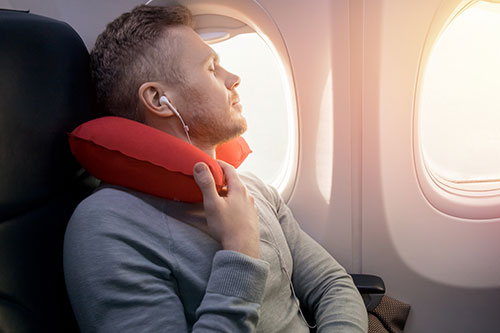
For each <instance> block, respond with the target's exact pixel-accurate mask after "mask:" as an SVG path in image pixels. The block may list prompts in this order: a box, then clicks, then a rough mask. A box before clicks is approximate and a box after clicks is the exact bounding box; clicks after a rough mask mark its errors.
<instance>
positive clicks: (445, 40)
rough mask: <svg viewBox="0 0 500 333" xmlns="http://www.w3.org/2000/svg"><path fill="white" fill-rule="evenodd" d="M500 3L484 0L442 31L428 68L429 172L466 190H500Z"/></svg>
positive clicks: (424, 132) (423, 139)
mask: <svg viewBox="0 0 500 333" xmlns="http://www.w3.org/2000/svg"><path fill="white" fill-rule="evenodd" d="M499 32H500V4H498V3H491V2H486V1H478V2H476V3H474V4H473V5H472V6H470V7H468V8H466V9H465V10H463V11H462V12H461V13H460V14H459V15H457V16H456V17H455V18H454V19H453V20H452V21H451V23H450V24H449V25H448V26H447V27H446V29H445V30H444V31H443V32H442V34H441V36H440V37H439V39H438V40H437V43H436V44H435V45H434V47H433V50H432V51H431V53H430V56H429V58H428V63H427V65H426V67H425V70H424V75H423V81H422V83H421V84H422V85H421V95H420V100H419V110H418V112H419V113H418V115H419V123H418V126H419V128H418V135H419V138H420V144H421V145H420V148H421V151H422V153H423V159H424V161H425V164H426V167H427V169H428V171H430V173H431V175H432V176H433V177H434V178H435V179H437V180H438V181H439V182H440V183H442V184H445V185H447V186H449V187H452V188H455V189H460V190H466V191H475V192H476V191H492V190H498V189H500V94H499V92H500V61H499V59H500V34H499Z"/></svg>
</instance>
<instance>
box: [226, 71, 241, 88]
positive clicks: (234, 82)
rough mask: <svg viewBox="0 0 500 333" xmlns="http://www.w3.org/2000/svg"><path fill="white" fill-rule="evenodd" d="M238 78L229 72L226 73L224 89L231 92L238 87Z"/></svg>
mask: <svg viewBox="0 0 500 333" xmlns="http://www.w3.org/2000/svg"><path fill="white" fill-rule="evenodd" d="M240 81H241V79H240V77H239V76H238V75H236V74H233V73H231V72H227V78H226V87H227V89H229V90H233V89H234V88H236V87H237V86H239V85H240Z"/></svg>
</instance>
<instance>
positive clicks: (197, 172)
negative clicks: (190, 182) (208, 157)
mask: <svg viewBox="0 0 500 333" xmlns="http://www.w3.org/2000/svg"><path fill="white" fill-rule="evenodd" d="M193 177H194V180H195V181H196V184H198V187H199V188H200V190H201V192H202V193H203V200H206V199H207V198H213V197H214V196H216V195H218V194H217V190H216V189H215V181H214V177H213V176H212V173H211V172H210V169H209V168H208V166H207V165H206V164H205V163H203V162H198V163H196V164H195V165H194V168H193Z"/></svg>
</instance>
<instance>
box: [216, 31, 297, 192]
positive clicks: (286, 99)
mask: <svg viewBox="0 0 500 333" xmlns="http://www.w3.org/2000/svg"><path fill="white" fill-rule="evenodd" d="M211 47H212V48H213V49H214V50H215V51H216V52H217V53H218V54H219V56H220V62H221V65H222V66H223V67H224V68H225V69H227V70H228V71H230V72H233V73H235V74H237V75H238V76H240V78H241V83H240V85H239V87H238V88H237V91H238V94H239V95H240V99H241V105H242V106H243V114H244V116H245V118H246V119H247V123H248V130H247V132H246V133H245V134H244V135H243V137H244V138H245V139H246V141H247V142H248V144H249V146H250V148H251V149H252V150H253V153H252V154H250V155H249V157H248V158H247V160H246V161H245V162H244V163H243V164H242V165H241V167H240V169H239V170H240V171H250V172H252V173H254V174H255V175H257V176H259V177H260V178H261V179H262V180H263V181H264V182H266V183H268V184H271V185H273V186H275V187H277V188H278V190H280V187H281V186H280V185H282V186H283V185H286V184H284V182H286V180H287V173H288V172H289V170H290V164H291V162H292V161H291V160H292V154H291V152H292V149H296V148H295V147H294V144H293V143H294V142H295V139H294V138H295V137H296V135H297V134H296V133H297V131H296V124H295V123H294V118H293V114H292V112H295V110H293V107H292V106H291V103H290V98H291V97H290V96H289V92H288V89H289V88H288V85H287V82H286V76H285V75H284V74H283V73H284V71H283V70H282V68H281V67H282V66H281V64H280V60H279V59H278V57H277V56H276V55H275V53H274V52H273V51H272V50H271V49H270V48H269V47H268V45H267V44H266V43H265V42H264V40H263V39H262V38H261V37H260V36H259V35H258V34H257V33H254V32H253V33H245V34H240V35H237V36H235V37H233V38H230V39H228V40H225V41H223V42H219V43H215V44H211Z"/></svg>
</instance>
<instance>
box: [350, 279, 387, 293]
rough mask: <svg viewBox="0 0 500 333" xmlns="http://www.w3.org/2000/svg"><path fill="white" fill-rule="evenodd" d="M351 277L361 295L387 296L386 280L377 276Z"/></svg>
mask: <svg viewBox="0 0 500 333" xmlns="http://www.w3.org/2000/svg"><path fill="white" fill-rule="evenodd" d="M351 277H352V279H353V281H354V284H355V285H356V288H358V290H359V292H360V293H361V294H385V284H384V280H382V279H381V278H380V277H378V276H376V275H368V274H351Z"/></svg>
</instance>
